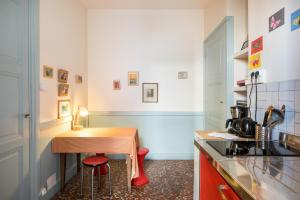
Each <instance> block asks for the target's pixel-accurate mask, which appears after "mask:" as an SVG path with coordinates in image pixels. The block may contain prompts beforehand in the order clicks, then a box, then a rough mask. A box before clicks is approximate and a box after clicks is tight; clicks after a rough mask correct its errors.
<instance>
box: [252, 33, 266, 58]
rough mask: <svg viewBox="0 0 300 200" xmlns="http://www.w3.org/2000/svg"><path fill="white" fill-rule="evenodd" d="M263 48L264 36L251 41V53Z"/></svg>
mask: <svg viewBox="0 0 300 200" xmlns="http://www.w3.org/2000/svg"><path fill="white" fill-rule="evenodd" d="M262 50H263V36H261V37H259V38H257V39H256V40H254V41H252V42H251V55H253V54H256V53H258V52H260V51H262Z"/></svg>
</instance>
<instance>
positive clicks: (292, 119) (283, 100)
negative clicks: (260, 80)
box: [247, 80, 300, 136]
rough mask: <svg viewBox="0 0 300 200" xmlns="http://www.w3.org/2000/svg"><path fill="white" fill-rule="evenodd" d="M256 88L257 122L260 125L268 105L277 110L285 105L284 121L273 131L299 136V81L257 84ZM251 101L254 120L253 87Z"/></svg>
mask: <svg viewBox="0 0 300 200" xmlns="http://www.w3.org/2000/svg"><path fill="white" fill-rule="evenodd" d="M257 87H258V89H257V91H258V93H257V94H258V96H257V100H258V101H257V107H258V111H257V122H258V123H262V121H263V117H264V113H265V111H266V109H267V107H268V106H269V105H272V106H274V107H275V108H277V109H280V108H281V106H282V105H285V106H286V114H285V120H284V122H282V123H281V124H279V125H278V126H276V127H274V131H277V132H278V133H279V132H288V133H294V134H298V135H299V136H300V80H295V81H285V82H279V83H278V82H275V83H267V84H259V85H258V86H257ZM250 88H251V85H250V86H248V88H247V92H248V95H247V98H249V94H250V93H249V92H250ZM251 99H252V104H251V111H252V118H253V119H254V108H255V86H254V87H253V91H252V95H251ZM248 105H249V101H248Z"/></svg>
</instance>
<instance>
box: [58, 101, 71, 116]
mask: <svg viewBox="0 0 300 200" xmlns="http://www.w3.org/2000/svg"><path fill="white" fill-rule="evenodd" d="M70 115H71V103H70V100H59V101H58V115H57V117H58V119H61V118H63V117H67V116H70Z"/></svg>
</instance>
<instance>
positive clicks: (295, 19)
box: [291, 9, 300, 31]
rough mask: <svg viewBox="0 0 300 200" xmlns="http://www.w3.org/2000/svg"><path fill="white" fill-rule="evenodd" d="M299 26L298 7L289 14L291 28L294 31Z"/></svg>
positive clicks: (299, 12) (299, 11) (299, 15)
mask: <svg viewBox="0 0 300 200" xmlns="http://www.w3.org/2000/svg"><path fill="white" fill-rule="evenodd" d="M299 28H300V9H299V10H297V11H295V12H293V13H292V15H291V30H292V31H295V30H297V29H299Z"/></svg>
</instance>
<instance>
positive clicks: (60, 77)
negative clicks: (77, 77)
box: [57, 69, 69, 83]
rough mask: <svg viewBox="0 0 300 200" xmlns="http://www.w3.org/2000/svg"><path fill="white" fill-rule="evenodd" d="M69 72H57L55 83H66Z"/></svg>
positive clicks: (62, 70)
mask: <svg viewBox="0 0 300 200" xmlns="http://www.w3.org/2000/svg"><path fill="white" fill-rule="evenodd" d="M68 76H69V72H68V71H67V70H64V69H59V70H58V71H57V81H58V82H59V83H67V82H68Z"/></svg>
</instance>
